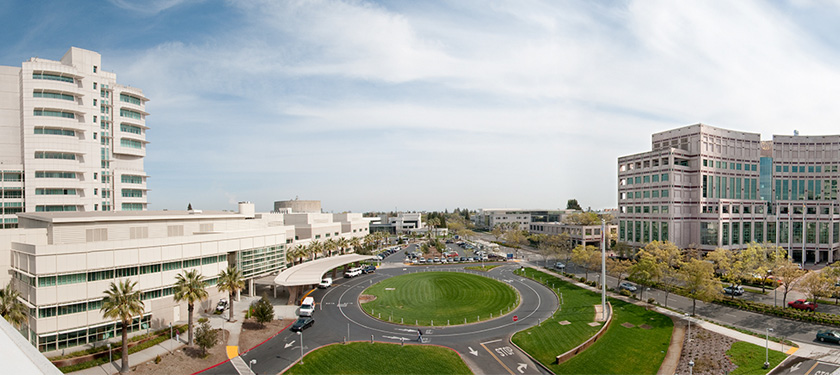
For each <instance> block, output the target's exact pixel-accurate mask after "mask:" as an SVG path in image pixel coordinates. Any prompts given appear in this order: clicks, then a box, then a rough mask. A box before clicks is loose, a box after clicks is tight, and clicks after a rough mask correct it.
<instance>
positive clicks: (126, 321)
mask: <svg viewBox="0 0 840 375" xmlns="http://www.w3.org/2000/svg"><path fill="white" fill-rule="evenodd" d="M136 286H137V282H136V281H131V280H129V279H125V280H123V281H119V282H117V283H116V284H114V282H113V281H112V282H111V286H110V288H108V290H106V291H105V292H104V293H105V298H104V299H102V308H100V309H99V311H100V312H102V316H104V317H105V318H109V319H115V320H120V321H121V322H122V365H121V366H120V373H126V372H128V327H129V326H130V325H131V320H132V319H133V317H134V316H136V315H140V314H142V313H143V310H144V308H145V305H144V304H143V300H142V298H140V291H139V290H135V289H134V288H135V287H136Z"/></svg>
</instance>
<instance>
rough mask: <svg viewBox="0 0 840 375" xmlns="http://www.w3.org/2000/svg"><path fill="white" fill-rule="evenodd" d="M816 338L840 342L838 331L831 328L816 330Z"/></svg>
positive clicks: (839, 332) (823, 340)
mask: <svg viewBox="0 0 840 375" xmlns="http://www.w3.org/2000/svg"><path fill="white" fill-rule="evenodd" d="M817 340H820V341H822V342H825V341H828V342H833V343H835V344H840V331H835V330H833V329H826V330H820V331H817Z"/></svg>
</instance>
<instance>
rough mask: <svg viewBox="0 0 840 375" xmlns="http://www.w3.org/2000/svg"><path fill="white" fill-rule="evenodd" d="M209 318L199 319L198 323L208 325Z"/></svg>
mask: <svg viewBox="0 0 840 375" xmlns="http://www.w3.org/2000/svg"><path fill="white" fill-rule="evenodd" d="M206 322H207V318H198V323H206Z"/></svg>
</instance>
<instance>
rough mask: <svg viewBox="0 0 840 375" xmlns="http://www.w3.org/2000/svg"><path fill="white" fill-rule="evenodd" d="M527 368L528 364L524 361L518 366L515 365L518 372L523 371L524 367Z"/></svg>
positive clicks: (521, 372) (522, 372)
mask: <svg viewBox="0 0 840 375" xmlns="http://www.w3.org/2000/svg"><path fill="white" fill-rule="evenodd" d="M527 368H528V365H527V364H525V363H520V364H519V366H517V367H516V371H519V373H520V374H524V373H525V369H527Z"/></svg>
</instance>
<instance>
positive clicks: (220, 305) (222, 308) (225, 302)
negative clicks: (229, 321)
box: [216, 298, 230, 312]
mask: <svg viewBox="0 0 840 375" xmlns="http://www.w3.org/2000/svg"><path fill="white" fill-rule="evenodd" d="M228 307H230V304H228V300H227V299H226V298H222V299H220V300H219V303H218V304H217V305H216V311H218V312H223V311H225V310H227V309H228Z"/></svg>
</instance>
